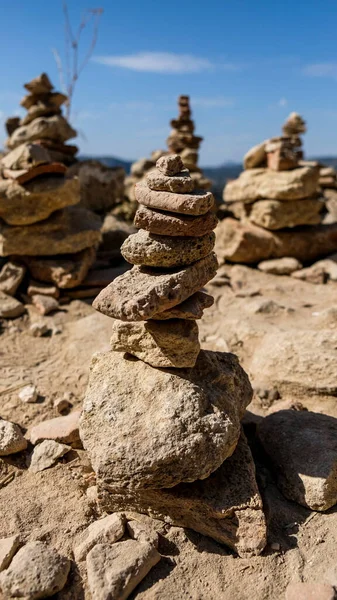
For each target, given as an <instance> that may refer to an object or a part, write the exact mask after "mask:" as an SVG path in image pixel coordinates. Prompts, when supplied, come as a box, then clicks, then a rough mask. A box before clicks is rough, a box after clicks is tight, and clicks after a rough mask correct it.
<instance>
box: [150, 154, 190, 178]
mask: <svg viewBox="0 0 337 600" xmlns="http://www.w3.org/2000/svg"><path fill="white" fill-rule="evenodd" d="M156 166H157V169H159V171H161V173H163V175H168V176H169V177H171V176H172V175H176V174H177V173H180V172H181V171H182V170H183V168H184V163H183V161H182V159H181V156H179V154H169V155H168V156H161V157H160V158H158V160H157V163H156Z"/></svg>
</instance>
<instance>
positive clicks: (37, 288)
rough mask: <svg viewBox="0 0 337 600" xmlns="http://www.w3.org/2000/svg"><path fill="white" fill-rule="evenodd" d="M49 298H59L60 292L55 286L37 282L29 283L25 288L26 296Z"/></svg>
mask: <svg viewBox="0 0 337 600" xmlns="http://www.w3.org/2000/svg"><path fill="white" fill-rule="evenodd" d="M37 294H39V295H40V296H51V297H52V298H59V296H60V291H59V289H58V288H57V287H56V286H55V285H48V284H46V283H40V282H39V281H31V282H30V284H29V286H28V288H27V296H30V297H32V296H36V295H37Z"/></svg>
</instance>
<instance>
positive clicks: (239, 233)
mask: <svg viewBox="0 0 337 600" xmlns="http://www.w3.org/2000/svg"><path fill="white" fill-rule="evenodd" d="M336 249H337V223H334V224H331V225H319V226H317V227H301V228H299V229H297V231H296V235H294V233H293V232H291V231H279V232H277V233H275V232H272V231H267V230H266V229H262V228H261V227H257V226H256V225H252V224H249V223H240V222H239V221H236V220H235V219H224V220H223V221H221V223H220V224H219V226H218V228H217V231H216V243H215V251H216V254H217V256H218V258H219V259H220V264H221V261H222V260H224V259H225V260H229V261H232V262H241V263H258V262H261V261H262V260H267V259H269V258H282V257H284V256H292V257H294V258H297V259H298V260H299V261H301V262H310V261H314V260H315V259H317V258H319V257H321V256H326V255H327V254H331V253H332V252H336Z"/></svg>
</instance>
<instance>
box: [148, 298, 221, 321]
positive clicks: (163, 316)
mask: <svg viewBox="0 0 337 600" xmlns="http://www.w3.org/2000/svg"><path fill="white" fill-rule="evenodd" d="M213 304H214V298H213V296H210V295H209V294H206V293H205V292H201V291H200V292H195V294H193V295H192V296H190V297H189V298H187V300H184V302H182V303H181V304H177V305H176V306H174V307H173V308H169V309H168V310H164V311H163V312H161V313H157V314H156V315H153V317H152V320H155V321H165V320H167V319H193V320H194V319H201V317H202V316H203V314H204V310H205V308H209V307H210V306H212V305H213Z"/></svg>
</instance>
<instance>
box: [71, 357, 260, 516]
mask: <svg viewBox="0 0 337 600" xmlns="http://www.w3.org/2000/svg"><path fill="white" fill-rule="evenodd" d="M251 397H252V390H251V386H250V383H249V380H248V377H247V375H246V373H245V372H244V371H243V370H242V369H241V367H240V365H239V363H238V360H237V358H236V356H234V355H232V354H224V353H214V352H206V351H201V352H200V354H199V356H198V359H197V363H196V366H195V367H194V369H179V370H177V369H154V368H152V367H150V366H149V365H147V364H145V363H143V362H142V361H139V360H135V359H130V360H126V359H125V358H122V357H121V356H119V355H118V354H116V353H114V352H110V353H105V354H98V355H96V356H95V357H94V358H93V361H92V366H91V375H90V381H89V386H88V390H87V394H86V398H85V401H84V406H83V413H82V417H81V426H80V435H81V439H82V442H83V445H84V447H85V448H86V450H87V451H88V453H89V457H90V461H91V463H92V465H93V468H94V470H95V472H96V474H97V479H98V482H99V484H104V485H105V484H109V485H111V486H112V487H114V488H115V487H120V488H125V487H128V488H140V487H141V488H160V487H171V486H174V485H176V484H178V483H180V482H181V481H194V480H195V479H204V478H206V477H208V476H209V474H210V473H211V472H212V471H215V470H216V469H217V468H218V467H219V466H220V465H221V464H222V462H223V461H224V460H225V459H226V458H228V456H230V455H231V454H232V453H233V451H234V449H235V446H236V444H237V440H238V438H239V435H240V419H241V418H242V416H243V413H244V411H245V408H246V406H247V405H248V404H249V402H250V400H251ZM196 457H198V460H196ZM140 512H142V511H140Z"/></svg>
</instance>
